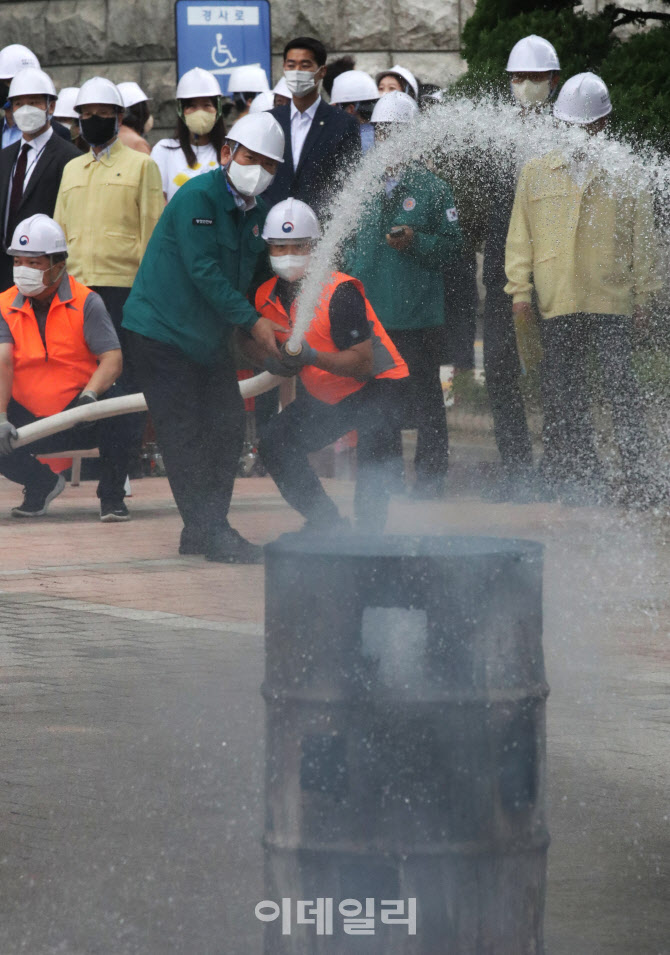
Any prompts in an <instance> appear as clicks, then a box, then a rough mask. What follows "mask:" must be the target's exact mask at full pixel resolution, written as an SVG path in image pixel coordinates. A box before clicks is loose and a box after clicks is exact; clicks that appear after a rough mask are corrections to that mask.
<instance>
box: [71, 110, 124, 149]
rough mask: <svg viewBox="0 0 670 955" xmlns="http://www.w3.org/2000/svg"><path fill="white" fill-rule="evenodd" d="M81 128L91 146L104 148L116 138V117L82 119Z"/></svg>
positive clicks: (80, 121)
mask: <svg viewBox="0 0 670 955" xmlns="http://www.w3.org/2000/svg"><path fill="white" fill-rule="evenodd" d="M79 128H80V129H81V135H82V136H83V137H84V139H85V140H86V142H87V143H88V144H89V146H104V145H105V143H108V142H109V141H110V139H114V137H115V136H116V116H91V117H90V118H89V119H80V120H79Z"/></svg>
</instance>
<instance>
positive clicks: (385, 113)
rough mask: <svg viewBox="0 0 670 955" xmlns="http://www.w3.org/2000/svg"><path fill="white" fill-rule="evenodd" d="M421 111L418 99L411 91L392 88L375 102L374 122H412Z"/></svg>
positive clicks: (372, 120)
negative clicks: (404, 91) (402, 91)
mask: <svg viewBox="0 0 670 955" xmlns="http://www.w3.org/2000/svg"><path fill="white" fill-rule="evenodd" d="M418 112H419V107H418V106H417V102H416V100H414V99H412V97H411V96H410V95H409V93H401V92H400V90H392V91H391V92H390V93H385V94H384V96H382V97H381V98H380V99H378V100H377V102H376V103H375V108H374V109H373V110H372V119H371V120H370V122H372V123H411V122H412V121H413V120H415V119H416V117H417V114H418Z"/></svg>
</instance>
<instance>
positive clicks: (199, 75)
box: [177, 66, 221, 99]
mask: <svg viewBox="0 0 670 955" xmlns="http://www.w3.org/2000/svg"><path fill="white" fill-rule="evenodd" d="M196 96H221V87H220V86H219V81H218V80H217V78H216V77H215V76H213V75H212V74H211V73H210V72H209V70H203V69H202V67H200V66H195V67H193V69H192V70H189V71H188V73H184V75H183V76H182V78H181V79H180V80H179V82H178V83H177V99H194V98H195V97H196Z"/></svg>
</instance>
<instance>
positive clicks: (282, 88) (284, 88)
mask: <svg viewBox="0 0 670 955" xmlns="http://www.w3.org/2000/svg"><path fill="white" fill-rule="evenodd" d="M272 92H273V93H274V94H275V96H285V97H286V99H293V93H292V92H291V91H290V89H289V88H288V83H287V82H286V77H285V76H282V78H281V79H280V80H279V82H278V83H277V85H276V86H275V87H274V89H273V90H272Z"/></svg>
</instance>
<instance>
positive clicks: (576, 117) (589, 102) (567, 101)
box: [554, 73, 612, 126]
mask: <svg viewBox="0 0 670 955" xmlns="http://www.w3.org/2000/svg"><path fill="white" fill-rule="evenodd" d="M611 112H612V101H611V100H610V94H609V91H608V89H607V87H606V86H605V84H604V83H603V81H602V80H601V79H600V77H599V76H596V74H595V73H578V74H577V75H576V76H571V77H570V79H569V80H566V82H565V83H564V85H563V87H562V89H561V92H560V93H559V94H558V98H557V100H556V103H555V104H554V116H555V117H556V119H562V120H563V122H565V123H575V124H576V125H577V126H588V124H589V123H595V121H596V120H597V119H602V118H603V116H609V114H610V113H611Z"/></svg>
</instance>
